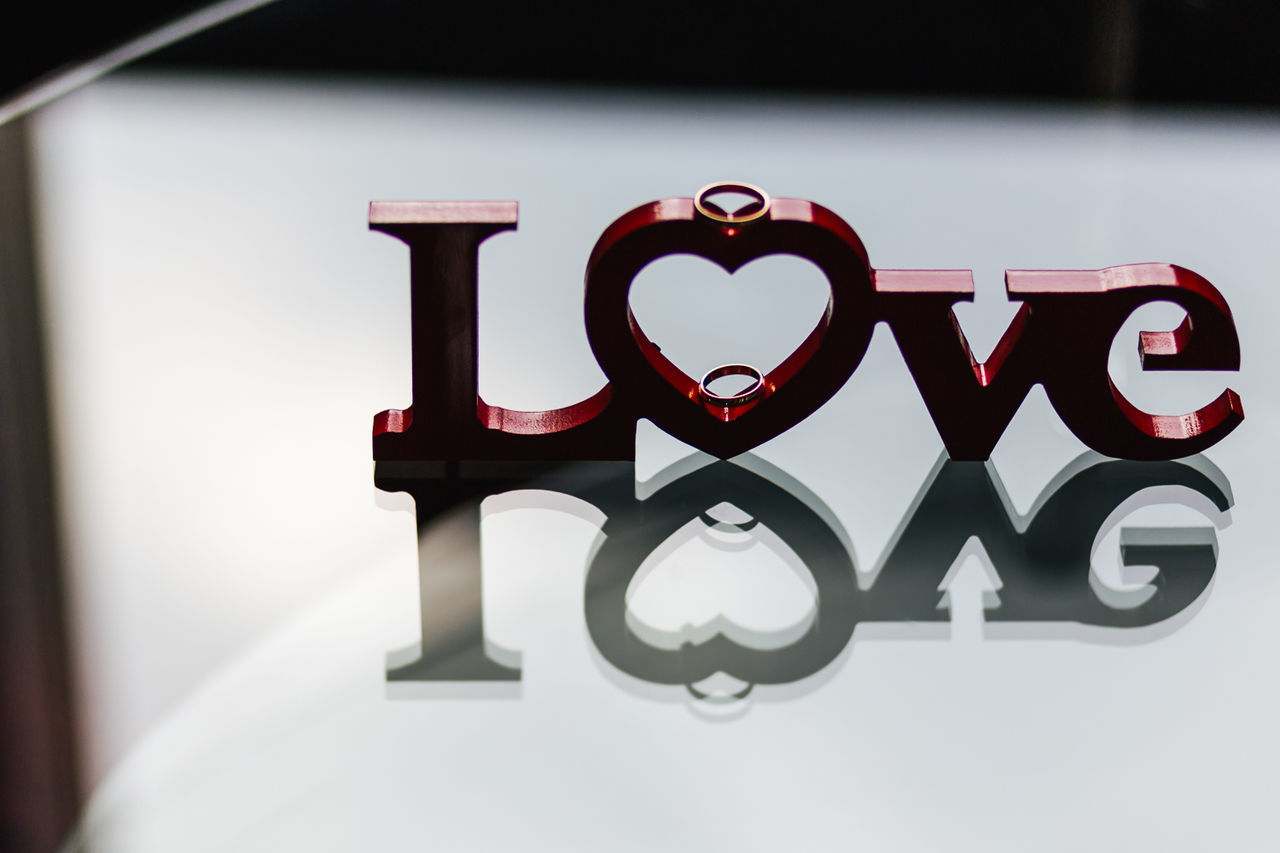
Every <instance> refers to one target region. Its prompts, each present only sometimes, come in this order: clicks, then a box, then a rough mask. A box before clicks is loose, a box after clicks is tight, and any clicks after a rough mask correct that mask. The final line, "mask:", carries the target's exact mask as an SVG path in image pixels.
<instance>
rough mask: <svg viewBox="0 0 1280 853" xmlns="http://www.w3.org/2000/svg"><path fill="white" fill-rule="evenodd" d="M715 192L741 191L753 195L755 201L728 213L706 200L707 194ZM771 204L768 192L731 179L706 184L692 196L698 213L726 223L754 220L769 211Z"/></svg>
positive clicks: (736, 223)
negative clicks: (743, 211)
mask: <svg viewBox="0 0 1280 853" xmlns="http://www.w3.org/2000/svg"><path fill="white" fill-rule="evenodd" d="M716 193H743V194H744V195H749V196H755V201H753V202H751V203H749V204H748V205H747V206H746V207H744V208H742V209H741V210H745V211H746V213H742V212H741V211H738V212H734V213H728V212H726V211H725V209H724V208H722V207H721V206H720V205H718V204H716V203H715V202H713V201H708V200H707V197H708V196H713V195H715V194H716ZM772 204H773V199H771V198H769V194H768V193H767V192H765V191H764V190H762V189H760V188H759V187H757V186H753V185H751V184H740V183H736V182H732V181H726V182H724V183H719V184H707V185H706V186H705V187H703V188H702V189H700V190H698V193H697V195H695V196H694V197H693V209H694V210H696V211H698V213H700V214H702V215H703V216H705V217H706V218H707V219H710V220H711V221H713V222H723V223H725V224H727V225H741V224H742V223H744V222H754V221H755V220H757V219H760V218H761V217H763V216H764V215H765V214H767V213H768V212H769V206H770V205H772Z"/></svg>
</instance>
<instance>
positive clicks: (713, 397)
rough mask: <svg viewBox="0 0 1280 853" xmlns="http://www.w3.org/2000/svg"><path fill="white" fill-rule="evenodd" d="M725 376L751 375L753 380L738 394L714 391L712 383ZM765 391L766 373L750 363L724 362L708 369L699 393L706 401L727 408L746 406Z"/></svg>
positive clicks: (699, 387) (700, 383) (699, 386)
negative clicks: (725, 394)
mask: <svg viewBox="0 0 1280 853" xmlns="http://www.w3.org/2000/svg"><path fill="white" fill-rule="evenodd" d="M725 376H749V377H751V379H752V380H753V381H752V383H751V384H750V385H748V386H747V387H746V388H744V389H743V390H741V391H739V392H738V393H737V394H730V395H729V396H722V395H720V394H715V393H713V392H712V391H711V388H710V386H711V383H712V382H715V381H716V380H717V379H721V378H723V377H725ZM763 392H764V374H763V373H761V372H760V371H759V370H757V369H756V368H754V367H752V366H751V365H749V364H722V365H720V366H719V367H717V368H714V369H712V370H709V371H707V375H706V376H704V377H702V381H701V382H699V383H698V393H699V394H701V395H702V399H703V401H704V402H707V403H710V404H711V405H713V406H721V407H723V408H726V409H733V408H737V407H738V406H745V405H746V404H747V403H750V402H751V401H753V400H755V399H757V398H758V397H759V396H760V395H761V394H762V393H763Z"/></svg>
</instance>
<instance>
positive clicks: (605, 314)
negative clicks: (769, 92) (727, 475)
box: [585, 184, 876, 459]
mask: <svg viewBox="0 0 1280 853" xmlns="http://www.w3.org/2000/svg"><path fill="white" fill-rule="evenodd" d="M744 189H748V190H750V191H752V192H755V193H758V194H759V198H760V202H759V203H758V204H755V205H748V206H747V207H745V208H743V209H742V210H740V211H737V212H735V213H732V214H730V213H725V212H724V210H723V209H721V208H719V207H718V206H715V205H714V202H711V201H710V199H709V198H708V197H709V196H712V195H715V194H717V193H724V192H737V191H742V190H744ZM673 254H691V255H696V256H698V257H701V258H705V259H706V260H709V261H712V262H714V263H716V264H718V265H719V266H721V267H722V268H723V269H724V270H725V271H726V272H728V273H733V272H734V271H736V270H738V269H739V268H741V267H742V266H743V265H744V264H746V263H748V262H750V261H752V260H755V259H756V258H760V257H765V256H767V255H776V254H786V255H795V256H797V257H800V258H803V259H805V260H808V261H810V262H812V263H813V264H814V265H815V266H817V267H818V269H819V270H821V271H822V273H823V274H824V275H825V276H826V278H827V283H828V285H829V287H830V297H829V299H828V302H827V308H826V311H825V312H824V313H823V315H822V317H821V319H820V320H819V321H818V324H817V326H815V327H814V329H813V331H812V332H810V333H809V335H808V336H807V337H806V338H805V339H804V341H803V342H802V343H801V344H800V345H799V346H798V347H797V348H796V349H795V350H794V351H793V352H792V353H791V355H789V356H787V358H786V359H784V360H783V361H782V363H781V364H779V365H778V366H777V367H775V368H774V369H772V370H770V371H769V373H768V374H767V375H759V376H758V379H759V382H758V387H756V388H754V390H752V391H751V392H750V393H749V394H744V395H740V396H736V397H732V398H717V397H716V396H715V395H714V394H709V393H708V391H707V388H706V385H707V384H708V383H709V381H711V378H714V377H711V374H708V375H707V377H703V378H702V379H695V378H694V377H691V376H689V375H688V374H686V373H685V372H684V371H682V370H680V368H678V367H677V366H676V365H675V364H673V363H672V362H671V361H670V360H669V359H667V358H666V357H665V356H663V354H662V352H661V350H660V348H659V347H658V346H656V345H655V344H654V343H653V342H652V341H651V340H650V339H649V337H648V336H647V335H646V334H645V333H644V330H643V329H642V328H641V327H640V324H639V322H638V321H637V320H636V318H635V315H634V314H633V313H632V311H631V304H630V292H631V286H632V283H633V282H634V280H635V277H636V275H637V274H638V273H639V272H640V270H641V269H643V268H644V267H645V266H646V265H648V264H649V263H651V262H652V261H654V260H656V259H657V258H661V257H664V256H667V255H673ZM585 312H586V325H587V338H588V340H589V342H590V344H591V349H592V351H593V352H594V353H595V356H596V359H597V360H598V361H599V363H600V367H601V369H602V370H603V371H604V372H605V375H606V376H608V377H609V381H610V384H611V387H612V399H613V401H614V403H615V404H620V405H622V406H625V407H628V408H629V409H630V410H631V411H633V412H634V413H635V414H636V416H637V417H646V418H648V419H649V420H651V421H652V422H653V423H654V424H655V425H657V426H658V427H659V428H660V429H662V430H664V431H666V432H667V433H669V434H671V435H672V436H674V437H676V438H678V439H680V440H681V441H684V442H685V443H687V444H690V445H692V446H694V447H696V448H698V449H700V450H702V451H704V452H706V453H710V454H712V455H715V456H718V457H720V458H722V459H723V458H728V457H731V456H736V455H738V454H740V453H743V452H745V451H747V450H750V449H751V448H753V447H755V446H757V445H759V444H761V443H763V442H765V441H768V440H769V439H771V438H773V437H775V436H777V435H780V434H781V433H783V432H785V431H787V430H788V429H790V428H791V427H793V426H795V425H796V424H797V423H799V422H800V421H802V420H804V419H805V418H806V417H808V416H809V415H810V414H812V413H813V412H814V411H816V410H817V409H818V408H819V407H820V406H821V405H822V404H823V403H825V402H826V401H827V400H829V399H830V398H831V397H832V396H833V395H834V394H835V393H836V391H838V390H839V389H840V388H841V387H842V386H843V385H844V383H845V382H846V381H848V379H849V377H850V376H851V375H852V374H853V371H854V370H855V369H856V368H857V366H858V363H859V362H860V361H861V360H862V356H863V354H864V353H865V352H866V349H867V344H868V343H869V342H870V340H871V333H872V330H873V329H874V327H875V318H876V313H875V288H874V285H873V283H872V272H871V266H870V264H869V263H868V260H867V254H866V250H865V249H864V248H863V246H862V241H861V240H859V239H858V235H857V234H856V233H855V232H854V231H853V229H852V228H850V227H849V225H848V224H847V223H845V221H844V220H843V219H841V218H840V217H839V216H837V215H836V214H834V213H833V212H831V211H829V210H827V209H826V208H824V207H821V206H820V205H816V204H813V203H812V202H809V201H804V200H802V199H770V198H769V197H768V195H767V194H765V193H764V192H763V190H758V189H756V188H754V187H750V186H749V185H746V184H717V185H712V186H710V187H706V188H704V189H703V190H702V191H701V192H699V193H698V195H697V196H696V197H694V198H673V199H664V200H662V201H656V202H651V203H650V204H646V205H642V206H640V207H637V208H635V209H634V210H632V211H629V212H628V213H625V214H623V215H622V216H621V217H619V218H618V219H617V220H615V221H614V222H613V223H612V224H611V225H610V226H609V227H608V228H606V229H605V231H604V233H603V234H602V235H601V236H600V239H599V241H597V243H596V245H595V248H594V249H593V250H592V252H591V258H590V260H589V261H588V263H587V274H586V295H585ZM725 367H728V368H744V369H745V370H734V371H731V372H740V373H745V372H746V371H747V370H754V368H749V367H748V366H747V365H726V366H725ZM713 372H714V371H713ZM757 373H758V372H757Z"/></svg>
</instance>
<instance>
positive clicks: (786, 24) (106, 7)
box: [0, 0, 1280, 106]
mask: <svg viewBox="0 0 1280 853" xmlns="http://www.w3.org/2000/svg"><path fill="white" fill-rule="evenodd" d="M204 5H205V4H203V3H201V2H198V0H126V2H117V3H109V4H100V5H92V6H90V5H86V6H84V7H83V8H75V9H72V8H68V7H65V6H62V5H60V4H47V5H40V6H38V7H35V6H33V7H31V8H29V9H28V10H26V13H27V14H28V15H30V17H31V19H32V20H31V23H30V24H28V25H27V26H23V27H8V28H6V29H5V31H4V33H3V34H2V35H0V41H3V45H2V47H3V49H2V50H0V96H7V95H10V94H12V93H13V92H15V91H18V90H20V89H21V88H22V87H24V86H26V85H28V84H29V83H30V82H31V81H33V80H35V79H37V78H39V77H41V76H43V75H46V74H49V73H51V72H54V71H56V70H58V69H60V68H63V67H65V66H66V65H67V64H68V63H75V62H78V61H83V60H85V59H88V58H90V57H93V56H95V55H97V54H99V53H101V52H102V51H103V50H105V49H107V48H109V47H111V46H114V45H116V44H118V43H120V42H122V41H124V40H127V39H129V38H132V37H135V36H137V35H140V34H142V33H144V32H147V31H149V30H151V29H153V28H155V27H156V26H158V25H160V24H163V23H166V22H168V21H171V20H173V19H174V18H177V17H179V16H182V15H184V14H188V13H190V12H192V11H195V10H197V9H200V8H202V7H203V6H204ZM1277 36H1280V4H1276V3H1274V2H1266V0H1231V2H1225V0H1093V2H1090V0H1077V2H1060V1H1059V2H1021V3H1018V2H991V0H986V2H963V0H915V2H897V3H883V2H882V3H865V2H845V3H835V2H828V3H814V2H763V0H737V2H702V3H698V2H673V1H672V0H651V2H648V3H645V4H643V5H630V4H622V3H619V4H604V3H592V2H585V0H568V2H559V3H526V2H514V1H513V0H490V2H474V0H472V2H460V0H434V2H431V1H430V0H365V2H362V3H359V4H356V3H350V2H344V0H276V2H271V3H268V4H266V5H264V6H262V7H260V8H257V9H254V10H252V11H249V12H247V13H245V14H243V15H240V16H239V17H236V18H234V19H233V20H230V21H228V22H226V23H224V24H221V25H220V26H217V27H215V28H214V29H212V30H209V31H206V32H202V33H199V34H197V35H194V36H192V37H189V38H187V39H184V40H183V41H181V42H180V43H178V44H175V45H173V46H171V47H168V48H166V49H164V50H162V51H160V52H159V53H156V54H153V55H152V56H150V57H148V58H146V59H144V60H143V61H142V65H144V66H148V67H164V68H176V69H184V70H215V69H216V70H226V69H231V70H245V71H263V70H271V71H286V72H312V71H324V72H335V71H337V72H351V73H358V74H382V75H397V76H415V77H423V76H425V77H433V78H449V79H455V80H456V79H464V80H476V81H520V82H550V83H574V84H596V85H625V86H638V87H654V88H663V89H702V90H707V89H711V90H724V89H729V90H738V91H744V90H745V91H751V90H764V89H768V90H803V91H812V92H828V93H829V92H847V93H858V94H885V95H925V96H961V97H966V98H982V99H991V98H995V99H1020V100H1025V99H1035V100H1044V99H1053V100H1076V101H1079V100H1088V101H1098V100H1126V101H1134V102H1142V103H1166V104H1167V103H1198V104H1233V105H1251V106H1276V105H1280V74H1278V73H1277V67H1276V64H1277V63H1276V60H1275V58H1274V57H1275V45H1276V39H1277Z"/></svg>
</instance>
